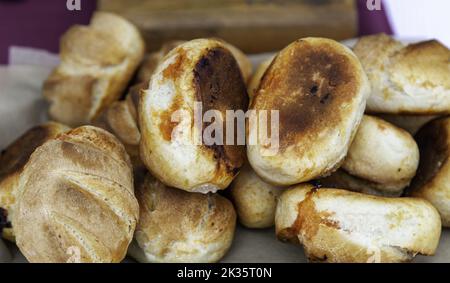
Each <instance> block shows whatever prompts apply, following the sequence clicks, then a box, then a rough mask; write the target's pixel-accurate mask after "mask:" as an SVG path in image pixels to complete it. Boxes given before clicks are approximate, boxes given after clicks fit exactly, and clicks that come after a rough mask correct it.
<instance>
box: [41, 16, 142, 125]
mask: <svg viewBox="0 0 450 283" xmlns="http://www.w3.org/2000/svg"><path fill="white" fill-rule="evenodd" d="M144 47H145V46H144V42H143V40H142V37H141V35H140V34H139V31H138V30H137V29H136V27H135V26H133V25H132V24H131V23H130V22H128V21H127V20H125V19H123V18H121V17H119V16H117V15H114V14H109V13H104V12H97V13H95V14H94V16H93V18H92V20H91V23H90V25H89V26H78V25H76V26H73V27H71V28H70V29H69V30H68V31H67V32H66V33H65V34H64V35H63V37H62V38H61V47H60V48H61V51H60V56H61V63H60V65H59V66H58V67H57V68H56V69H55V70H54V71H53V72H52V74H51V75H50V76H49V77H48V78H47V80H46V81H45V83H44V87H43V94H44V96H45V97H46V98H47V100H49V101H50V103H51V105H50V111H49V114H50V117H51V118H52V119H54V120H56V121H58V122H62V123H64V124H67V125H70V126H79V125H82V124H89V123H91V122H92V121H93V120H94V119H95V118H96V117H97V116H98V115H99V114H100V113H101V112H102V111H103V110H104V109H105V108H106V107H107V106H109V105H110V104H111V103H112V102H114V101H116V100H117V99H119V97H120V96H121V95H122V93H123V91H124V90H125V88H126V86H127V84H128V83H129V81H130V79H131V77H132V76H133V73H134V71H135V70H136V68H137V67H138V65H139V63H140V61H141V60H142V57H143V54H144Z"/></svg>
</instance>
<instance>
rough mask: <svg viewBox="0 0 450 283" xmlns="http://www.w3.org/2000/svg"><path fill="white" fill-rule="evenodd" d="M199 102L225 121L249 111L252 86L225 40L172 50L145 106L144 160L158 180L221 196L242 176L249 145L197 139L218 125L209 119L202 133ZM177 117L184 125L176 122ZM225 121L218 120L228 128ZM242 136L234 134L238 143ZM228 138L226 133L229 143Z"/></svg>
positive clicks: (142, 116)
mask: <svg viewBox="0 0 450 283" xmlns="http://www.w3.org/2000/svg"><path fill="white" fill-rule="evenodd" d="M196 102H198V103H197V106H198V104H200V106H201V107H202V109H200V110H202V112H201V114H202V117H203V114H205V113H206V112H207V111H208V110H218V111H220V114H221V116H222V119H223V120H225V119H226V113H225V111H226V110H233V111H237V110H242V111H244V112H245V111H246V110H247V106H248V97H247V91H246V85H245V83H244V81H243V80H242V76H241V74H240V71H239V67H238V65H237V63H236V60H235V59H234V57H233V55H232V54H231V52H230V51H229V50H228V49H227V48H226V47H225V46H224V45H223V44H222V43H221V42H220V41H217V40H211V39H196V40H192V41H189V42H186V43H184V44H182V45H179V46H178V47H176V48H175V49H173V50H172V51H170V52H169V54H167V55H166V57H165V58H164V60H163V62H161V63H160V64H159V65H158V68H157V69H156V71H155V73H154V74H153V76H152V79H151V81H150V84H149V87H148V89H146V90H145V91H144V92H143V96H142V101H141V103H140V109H139V119H140V123H139V125H140V129H141V137H142V138H141V143H140V153H141V159H142V161H143V162H144V164H145V165H146V166H147V168H148V169H149V170H150V172H151V173H152V174H153V175H154V176H155V177H157V178H158V179H159V180H161V181H162V182H163V183H164V184H166V185H168V186H170V187H175V188H179V189H183V190H186V191H191V192H202V193H207V192H215V191H217V190H221V189H225V188H226V187H228V185H229V184H230V183H231V181H232V180H233V178H234V177H235V175H236V174H237V173H238V171H239V168H240V167H241V166H242V164H243V161H244V159H245V147H244V146H243V145H218V144H213V145H207V143H206V142H205V139H203V140H202V141H198V140H197V139H196V137H197V136H200V137H201V136H204V135H202V134H204V131H203V130H205V129H206V128H208V127H209V126H211V125H212V123H206V121H205V122H204V123H203V125H202V129H199V125H196V124H195V122H194V116H195V113H194V109H195V106H196ZM183 113H184V114H185V115H184V116H182V115H181V114H183ZM176 118H179V120H178V122H174V121H176V120H174V119H176ZM223 120H221V121H220V120H218V121H216V122H217V123H218V124H219V125H222V126H223V128H224V129H225V128H226V127H225V124H226V123H225V121H223ZM221 122H222V123H221ZM234 123H235V124H236V120H234ZM198 133H200V135H197V134H198ZM174 135H176V136H175V137H176V138H175V139H173V138H172V137H173V136H174ZM229 135H231V134H230V133H229ZM236 135H237V131H235V132H234V136H231V137H233V138H234V140H235V144H236ZM226 140H227V134H226V133H224V135H223V142H224V143H225V141H226Z"/></svg>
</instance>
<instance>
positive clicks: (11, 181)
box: [0, 122, 69, 241]
mask: <svg viewBox="0 0 450 283" xmlns="http://www.w3.org/2000/svg"><path fill="white" fill-rule="evenodd" d="M68 130H69V128H68V127H66V126H64V125H62V124H59V123H55V122H49V123H46V124H43V125H39V126H36V127H33V128H31V129H30V130H28V131H27V132H26V133H24V134H23V135H22V136H21V137H19V138H18V139H17V140H15V141H14V142H13V143H12V144H11V145H9V146H8V147H7V148H6V149H5V150H3V151H2V152H1V155H0V208H1V209H3V212H4V214H6V215H5V218H6V219H5V222H6V224H8V226H10V227H0V230H1V228H4V229H3V233H0V235H2V236H3V237H4V238H5V239H8V240H10V241H14V238H15V237H14V231H13V225H12V219H13V215H14V204H15V203H16V199H17V190H18V186H19V176H20V174H21V173H22V171H23V168H24V166H25V164H26V163H27V162H28V159H29V158H30V156H31V154H32V153H33V152H34V150H35V149H36V148H37V147H39V146H41V145H42V144H43V143H44V142H46V141H47V140H49V139H53V138H55V137H57V136H58V135H60V134H62V133H64V132H66V131H68Z"/></svg>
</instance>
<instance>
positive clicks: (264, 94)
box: [247, 38, 370, 185]
mask: <svg viewBox="0 0 450 283" xmlns="http://www.w3.org/2000/svg"><path fill="white" fill-rule="evenodd" d="M369 93H370V86H369V82H368V80H367V77H366V75H365V73H364V71H363V68H362V66H361V64H360V63H359V61H358V59H357V58H356V56H355V55H354V54H353V53H352V51H351V50H350V49H348V48H347V47H345V46H343V45H342V44H339V43H338V42H335V41H333V40H330V39H322V38H305V39H300V40H297V41H295V42H294V43H292V44H290V45H289V46H288V47H286V48H285V49H283V50H282V51H281V52H280V53H279V54H278V55H277V57H276V58H275V59H274V60H273V62H272V64H271V65H270V67H269V69H268V70H267V71H266V72H265V73H264V76H263V77H262V79H261V82H260V84H259V87H258V90H257V91H256V93H254V96H253V99H252V103H251V105H250V109H252V110H256V111H257V112H258V111H260V110H278V111H279V132H278V136H279V148H278V150H277V152H276V153H275V154H272V152H269V153H270V154H266V150H267V145H266V144H264V142H263V141H261V140H258V142H257V143H256V144H255V143H253V144H248V145H247V156H248V159H249V161H250V164H251V165H252V167H253V169H254V170H255V171H256V173H257V174H258V175H259V176H261V177H262V178H263V179H264V180H266V181H268V182H270V183H272V184H275V185H292V184H297V183H301V182H306V181H309V180H312V179H315V178H318V177H320V176H324V175H327V174H329V173H331V172H333V171H334V170H335V169H337V168H338V167H339V165H340V163H341V162H342V161H343V159H344V157H345V156H346V155H347V150H348V148H349V146H350V144H351V142H352V140H353V137H354V135H355V133H356V130H357V128H358V126H359V123H360V121H361V118H362V115H363V113H364V109H365V105H366V99H367V97H368V96H369ZM257 131H258V125H257V124H256V125H255V124H253V125H251V124H250V123H249V126H248V135H247V137H248V139H251V136H254V137H255V136H258V135H257Z"/></svg>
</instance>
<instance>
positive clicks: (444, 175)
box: [409, 117, 450, 227]
mask: <svg viewBox="0 0 450 283" xmlns="http://www.w3.org/2000/svg"><path fill="white" fill-rule="evenodd" d="M416 140H417V143H418V145H419V149H420V164H419V169H418V170H417V175H416V177H415V178H414V179H413V181H412V183H411V186H410V188H409V193H410V194H411V195H412V196H414V197H421V198H424V199H426V200H428V201H430V202H431V203H432V204H433V205H434V207H436V208H437V210H438V211H439V213H440V214H441V218H442V224H443V225H444V226H445V227H450V117H445V118H440V119H436V120H433V121H431V122H430V123H428V124H426V125H425V126H424V127H423V128H422V129H421V130H420V131H419V132H418V133H417V135H416Z"/></svg>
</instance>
